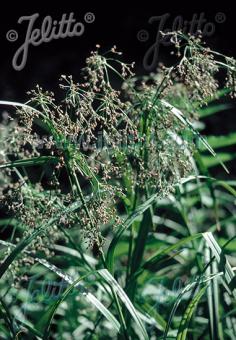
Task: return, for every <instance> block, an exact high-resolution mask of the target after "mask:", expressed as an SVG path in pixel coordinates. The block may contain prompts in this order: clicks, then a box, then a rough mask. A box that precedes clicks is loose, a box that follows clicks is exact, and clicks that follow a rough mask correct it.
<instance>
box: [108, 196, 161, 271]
mask: <svg viewBox="0 0 236 340" xmlns="http://www.w3.org/2000/svg"><path fill="white" fill-rule="evenodd" d="M156 198H157V194H154V195H152V196H151V197H150V198H149V199H148V200H147V201H145V202H144V203H143V204H141V205H140V206H139V207H138V208H137V209H136V210H135V211H134V212H133V213H132V214H131V215H130V216H129V217H128V218H127V219H126V221H125V222H124V223H123V224H122V225H121V226H120V228H119V230H118V232H117V233H116V234H115V235H114V237H113V239H112V242H111V243H110V246H109V248H108V251H107V256H106V264H107V267H108V269H109V271H110V272H111V273H112V272H113V263H114V252H115V248H116V246H117V244H118V242H119V240H120V238H121V236H122V234H123V233H124V231H125V230H126V229H127V228H128V227H129V226H131V225H132V223H133V222H134V221H135V220H136V218H137V217H138V216H140V215H141V214H143V213H144V212H145V211H146V210H147V209H148V208H149V207H150V206H151V205H152V204H153V202H154V201H155V200H156Z"/></svg>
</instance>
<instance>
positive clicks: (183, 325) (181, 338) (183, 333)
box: [177, 287, 207, 340]
mask: <svg viewBox="0 0 236 340" xmlns="http://www.w3.org/2000/svg"><path fill="white" fill-rule="evenodd" d="M206 288H207V287H203V288H202V289H201V290H200V291H199V292H198V293H197V294H196V295H195V296H194V298H193V299H192V300H191V301H190V303H189V305H188V307H187V309H186V311H185V313H184V315H183V318H182V320H181V322H180V325H179V329H178V334H177V340H185V339H187V333H188V328H189V323H190V320H191V317H192V315H193V312H194V310H195V309H196V307H197V304H198V303H199V301H200V300H201V297H202V296H203V295H204V293H205V291H206Z"/></svg>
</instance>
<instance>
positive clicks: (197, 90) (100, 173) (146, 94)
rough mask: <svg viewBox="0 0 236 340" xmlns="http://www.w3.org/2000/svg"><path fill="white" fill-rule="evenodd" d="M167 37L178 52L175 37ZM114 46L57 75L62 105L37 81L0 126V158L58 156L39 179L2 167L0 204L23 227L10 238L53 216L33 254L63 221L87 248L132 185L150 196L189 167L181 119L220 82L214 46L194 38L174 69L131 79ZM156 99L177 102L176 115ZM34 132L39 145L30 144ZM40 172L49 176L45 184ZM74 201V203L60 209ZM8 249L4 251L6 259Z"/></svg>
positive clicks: (231, 68)
mask: <svg viewBox="0 0 236 340" xmlns="http://www.w3.org/2000/svg"><path fill="white" fill-rule="evenodd" d="M174 41H175V43H176V44H177V48H178V52H179V51H180V49H181V48H180V44H179V42H178V40H176V39H174ZM111 53H112V57H107V56H106V57H105V56H104V55H100V54H99V52H98V50H97V51H96V52H93V53H91V55H90V57H89V58H88V59H87V60H86V67H85V69H84V70H83V78H82V81H81V82H76V81H74V80H73V78H72V76H65V75H63V76H61V79H60V88H61V89H62V90H63V91H64V94H65V95H64V99H63V100H62V101H61V102H59V103H57V101H56V99H55V97H54V94H53V93H51V92H47V91H46V92H45V91H43V89H42V88H41V87H40V86H37V87H36V89H34V90H33V91H30V92H29V96H30V100H29V102H28V103H27V105H28V106H24V107H22V108H20V109H18V110H17V111H16V119H14V120H13V121H12V120H10V121H9V122H7V123H6V122H3V123H2V126H1V131H3V133H4V134H2V133H1V139H0V140H1V142H0V143H1V154H0V157H1V158H0V162H1V163H2V164H4V163H6V162H7V161H14V160H22V159H30V158H32V157H39V158H40V157H41V156H44V157H45V156H54V158H56V161H55V162H54V163H51V164H50V166H49V165H44V166H43V168H42V173H41V175H40V176H39V178H38V179H37V180H35V178H34V180H30V171H26V169H25V168H24V167H22V168H21V167H20V168H13V169H11V170H4V171H1V177H0V181H1V183H2V189H1V197H2V202H4V204H5V206H7V207H8V209H9V211H10V212H11V213H13V214H14V216H15V217H16V218H17V219H19V221H20V222H21V224H22V228H23V229H22V231H21V232H19V235H17V237H15V238H14V237H13V239H14V240H15V242H16V243H17V242H19V241H20V240H21V239H24V238H25V237H27V236H29V235H30V234H31V233H32V232H33V231H34V230H36V229H37V228H38V227H39V226H40V225H42V224H47V222H48V221H49V220H50V219H51V218H52V217H54V216H57V218H56V219H55V222H54V223H53V224H52V225H51V226H50V227H49V228H48V229H46V230H45V232H44V233H43V234H40V236H38V237H37V238H35V239H34V241H33V242H32V243H31V244H30V246H29V247H28V252H29V253H31V254H35V253H37V254H38V253H40V252H41V253H44V255H45V256H53V254H54V253H53V250H52V248H53V244H55V243H58V242H66V241H67V238H66V237H65V233H64V232H63V230H65V229H67V228H70V229H74V230H78V233H79V234H82V235H83V236H84V239H85V240H86V243H87V244H88V246H89V247H94V246H96V247H98V248H101V247H102V245H103V244H104V241H105V240H104V236H103V233H102V232H103V231H104V230H105V231H106V233H107V230H109V229H111V228H110V226H117V225H120V224H122V217H119V213H118V206H121V212H122V202H123V201H124V200H126V201H129V202H130V205H131V204H132V201H133V200H134V195H135V194H134V193H137V192H138V193H139V196H140V198H141V201H142V200H143V201H144V200H145V199H146V194H147V193H148V194H151V193H154V192H155V193H156V192H157V193H158V195H159V197H163V196H166V195H168V194H169V193H170V192H172V191H173V190H174V187H175V184H176V183H178V182H179V181H180V179H181V178H183V177H186V176H187V175H188V174H189V173H190V172H191V170H192V162H191V155H192V152H193V150H194V145H193V143H192V141H189V140H187V139H186V138H185V133H186V129H188V126H187V127H186V125H185V124H183V120H184V119H188V120H191V119H195V118H196V117H195V116H194V108H195V107H196V104H197V105H203V104H204V103H205V102H206V101H207V99H208V98H209V97H213V96H214V95H215V92H216V90H217V89H218V86H219V84H218V81H217V80H216V77H215V75H216V73H217V72H218V70H219V66H220V64H219V62H217V60H215V55H214V53H213V52H212V51H210V50H209V49H206V48H200V47H199V39H197V40H196V41H195V40H194V39H192V38H191V39H190V40H189V45H188V46H187V48H185V50H184V56H183V58H182V59H181V60H180V62H179V64H178V65H177V66H176V67H172V68H165V67H163V66H162V67H161V68H160V72H158V74H152V75H150V76H146V77H143V78H141V79H140V78H139V79H137V78H136V77H134V74H133V67H134V65H133V64H125V63H123V62H121V61H120V60H119V56H120V52H117V50H116V48H115V47H114V48H113V49H112V51H111ZM225 65H226V66H228V69H227V70H228V77H227V86H228V87H229V88H230V89H231V93H232V95H235V92H236V91H235V60H233V59H231V58H227V59H226V64H225ZM117 74H119V79H118V81H120V80H122V82H123V84H122V85H121V87H120V90H117V89H115V88H114V87H113V86H112V81H111V76H114V75H117ZM183 98H184V99H186V100H184V103H185V104H184V105H182V102H183ZM163 99H165V100H168V101H169V102H170V103H171V104H176V105H177V107H178V108H180V109H183V118H182V120H180V119H179V117H178V116H176V115H174V114H173V112H172V110H171V109H170V108H169V107H167V106H166V105H164V104H163ZM40 129H41V130H43V131H44V136H43V137H42V141H41V142H42V143H43V146H42V145H41V144H40V145H39V144H37V143H35V137H36V134H37V133H38V131H39V130H40ZM81 141H82V142H81ZM51 158H52V157H51ZM45 177H47V178H48V177H50V183H49V182H47V184H46V185H45V182H44V179H45ZM78 202H80V204H79V205H78V207H77V208H76V209H75V210H71V211H70V210H69V212H67V213H64V214H62V211H66V208H67V207H70V206H71V205H73V204H78ZM9 253H10V249H8V250H7V252H6V253H5V254H4V258H5V257H6V256H7V255H8V254H9ZM19 261H21V262H18V264H17V266H20V265H19V263H21V264H22V261H25V263H26V262H27V263H28V262H29V261H30V262H29V263H31V262H32V261H33V256H31V257H30V256H23V255H22V257H21V259H19ZM15 263H17V262H15Z"/></svg>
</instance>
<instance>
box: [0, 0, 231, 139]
mask: <svg viewBox="0 0 236 340" xmlns="http://www.w3.org/2000/svg"><path fill="white" fill-rule="evenodd" d="M70 12H74V17H75V18H76V20H77V21H78V22H83V23H84V25H85V32H84V34H83V35H82V36H81V37H73V38H69V37H68V38H65V39H59V40H54V41H52V42H50V43H43V44H41V45H40V46H38V47H34V46H30V47H29V53H28V60H27V64H26V66H25V68H24V69H23V70H22V71H16V70H14V68H13V67H12V58H13V55H14V54H15V52H16V50H17V49H18V48H19V47H20V45H21V44H22V43H23V41H24V38H25V34H26V29H27V24H26V23H22V24H18V23H17V21H18V19H19V18H20V17H21V16H23V15H32V14H33V13H39V14H40V17H39V18H38V19H37V21H36V25H35V27H37V28H39V27H40V25H41V23H42V21H43V18H44V17H45V16H46V15H51V16H52V18H53V19H54V20H60V19H61V16H62V14H63V13H67V14H68V15H69V13H70ZM87 12H92V13H93V14H94V15H95V21H94V22H93V23H90V24H88V23H86V22H85V21H84V15H85V14H86V13H87ZM219 12H221V13H224V14H225V18H226V20H225V21H224V22H223V23H217V22H216V15H217V13H219ZM165 13H169V14H170V18H169V19H168V21H167V25H166V27H167V26H168V27H171V26H172V23H173V21H174V19H175V17H176V16H177V15H181V16H182V17H183V19H184V20H188V21H190V20H191V19H192V17H193V15H194V14H196V15H197V17H199V16H200V14H201V13H204V15H205V18H206V20H207V22H212V23H214V24H215V32H214V34H213V35H212V36H211V37H208V38H206V39H205V40H206V42H207V43H208V45H209V46H210V47H212V48H213V49H215V50H218V51H219V52H221V53H224V54H227V55H229V56H234V57H235V56H236V46H235V22H236V17H235V11H234V9H233V6H232V5H231V4H230V2H226V1H224V2H222V3H221V5H217V4H216V3H213V2H212V3H210V2H209V3H207V2H206V1H205V2H196V1H195V2H191V3H190V2H189V3H188V4H185V3H184V2H167V1H162V2H160V1H153V2H149V1H142V2H140V3H138V2H128V1H123V2H121V1H119V2H114V1H113V2H105V1H104V2H99V3H96V2H94V3H93V2H88V1H87V2H82V1H75V2H71V1H66V2H63V3H59V2H55V3H49V1H47V2H46V1H45V2H42V1H40V2H35V3H32V2H29V3H27V2H22V1H21V2H19V3H13V2H11V1H5V2H4V8H3V7H2V6H1V12H0V32H1V35H0V46H1V53H0V99H3V100H16V101H25V100H26V99H27V96H26V91H28V90H30V89H32V88H33V87H34V86H35V85H36V84H39V85H41V86H42V87H44V88H46V89H48V90H52V91H55V89H56V88H57V84H58V79H59V77H60V75H61V74H72V75H73V77H74V79H78V80H79V77H80V69H81V67H83V66H84V65H85V58H86V57H87V56H88V55H89V53H90V51H91V50H94V49H95V45H96V44H100V45H101V46H102V50H104V51H105V50H108V49H110V48H111V47H112V46H113V45H117V47H118V49H119V50H121V51H123V58H124V61H127V62H132V61H135V62H136V69H135V70H136V72H137V73H138V74H140V75H141V74H145V73H147V71H146V70H145V68H144V67H143V57H144V55H145V53H146V51H147V49H148V48H149V47H150V46H151V45H152V44H153V43H154V42H155V36H156V33H157V26H156V25H155V24H152V25H151V24H149V23H148V20H149V18H150V17H152V16H159V15H163V14H165ZM11 29H14V30H16V31H17V32H18V34H19V38H18V40H17V41H16V42H9V41H8V40H7V39H6V33H7V32H8V31H9V30H11ZM142 29H145V30H147V31H148V32H149V39H148V40H147V41H146V42H140V41H139V40H138V38H137V34H138V32H139V31H140V30H142ZM171 60H172V59H171V57H170V48H168V47H165V46H161V48H160V55H159V61H165V62H167V63H168V62H171ZM0 112H1V110H0ZM207 123H208V124H207V129H206V131H204V132H205V133H206V134H208V133H211V134H226V133H228V132H232V131H234V130H235V128H236V120H235V110H234V109H233V110H229V111H227V112H222V113H220V114H218V115H216V116H214V119H211V118H210V119H209V121H208V122H207Z"/></svg>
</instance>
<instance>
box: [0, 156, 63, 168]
mask: <svg viewBox="0 0 236 340" xmlns="http://www.w3.org/2000/svg"><path fill="white" fill-rule="evenodd" d="M57 162H58V158H57V157H53V156H40V157H33V158H29V159H20V160H17V161H13V162H8V163H4V164H0V169H5V168H19V167H26V166H36V165H42V164H45V163H47V164H49V163H54V164H56V163H57Z"/></svg>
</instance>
